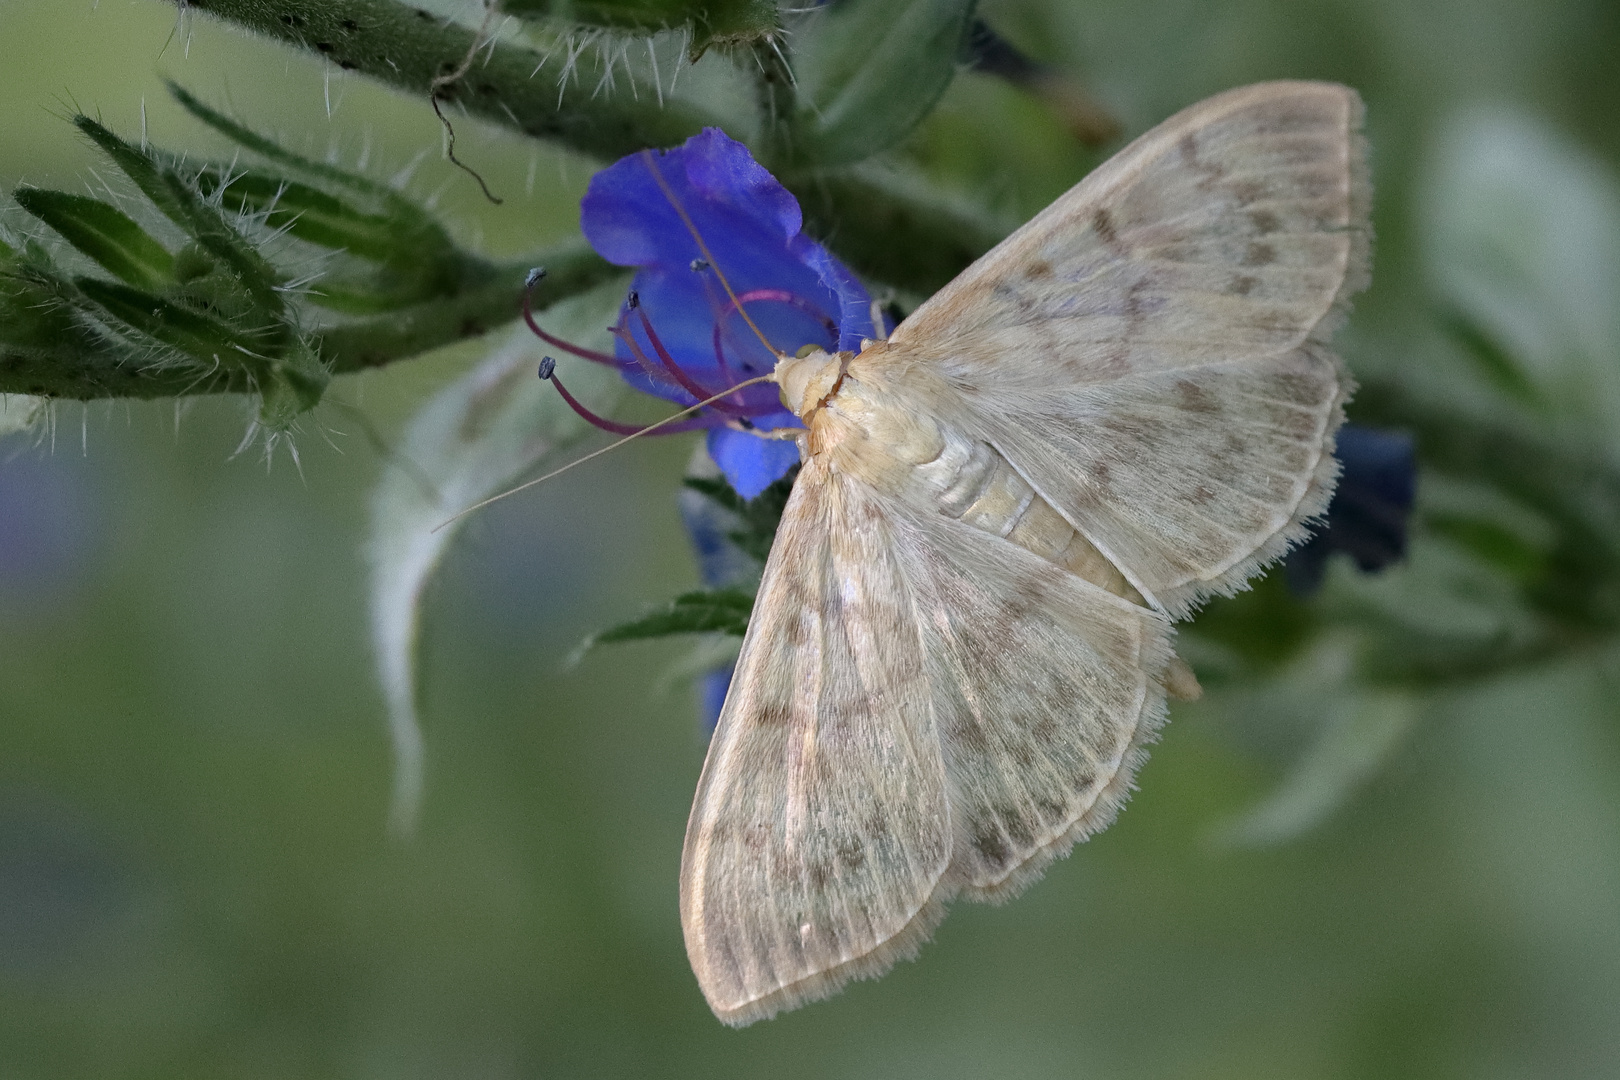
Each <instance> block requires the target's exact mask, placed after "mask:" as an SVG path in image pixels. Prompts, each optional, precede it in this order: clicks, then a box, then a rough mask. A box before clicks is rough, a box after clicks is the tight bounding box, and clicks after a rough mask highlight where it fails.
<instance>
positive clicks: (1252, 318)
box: [885, 82, 1370, 616]
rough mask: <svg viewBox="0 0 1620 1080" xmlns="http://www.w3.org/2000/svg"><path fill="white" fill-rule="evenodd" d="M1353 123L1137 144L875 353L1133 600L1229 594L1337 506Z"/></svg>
mask: <svg viewBox="0 0 1620 1080" xmlns="http://www.w3.org/2000/svg"><path fill="white" fill-rule="evenodd" d="M1360 125H1361V103H1360V99H1359V98H1358V97H1357V96H1356V94H1355V92H1354V91H1353V90H1350V89H1348V88H1346V87H1342V86H1337V85H1333V84H1329V83H1307V82H1285V83H1262V84H1260V85H1257V86H1251V87H1245V88H1243V89H1240V90H1234V91H1231V92H1229V93H1226V94H1221V95H1218V96H1216V97H1214V98H1211V99H1209V100H1208V101H1205V102H1202V103H1200V104H1198V105H1194V106H1193V107H1191V108H1189V109H1187V110H1185V111H1183V112H1182V113H1179V114H1178V115H1176V116H1174V117H1172V118H1171V119H1169V120H1167V121H1166V122H1165V123H1164V124H1161V125H1160V126H1159V127H1157V128H1155V129H1153V130H1152V131H1150V132H1148V133H1147V134H1146V135H1143V136H1142V137H1141V138H1139V139H1137V140H1136V141H1135V142H1133V143H1132V144H1131V145H1130V146H1128V147H1126V148H1125V149H1124V150H1122V151H1121V152H1120V153H1119V154H1118V155H1116V156H1115V157H1114V158H1113V159H1111V160H1110V161H1109V162H1107V163H1106V164H1104V165H1103V166H1101V167H1099V168H1098V169H1097V170H1096V171H1094V172H1093V173H1092V174H1091V175H1090V176H1088V177H1087V178H1086V179H1085V180H1083V181H1081V183H1080V184H1078V185H1077V186H1076V187H1075V188H1074V189H1072V190H1071V191H1070V192H1068V193H1067V194H1065V195H1063V196H1061V197H1060V198H1059V199H1058V200H1057V201H1056V202H1054V203H1053V204H1052V205H1051V206H1050V207H1048V208H1047V209H1046V210H1044V211H1042V212H1041V213H1040V214H1038V215H1037V216H1036V217H1035V218H1034V219H1032V220H1031V221H1030V222H1029V223H1028V224H1026V225H1025V226H1024V227H1023V228H1021V229H1019V230H1018V231H1017V232H1015V233H1014V234H1013V235H1012V236H1010V237H1009V238H1008V239H1007V240H1006V241H1004V242H1003V243H1002V244H1000V245H998V246H997V248H996V249H995V250H994V251H991V252H990V253H989V254H987V255H985V256H984V257H983V258H982V259H980V260H979V261H978V262H976V263H975V264H974V265H973V266H971V267H969V268H968V269H967V270H966V271H964V272H963V273H962V275H961V276H960V277H958V278H957V279H956V280H955V281H953V282H952V283H951V284H949V285H947V286H946V287H945V288H944V289H943V290H941V292H940V293H939V294H937V295H936V296H934V297H933V298H932V299H930V300H929V301H927V302H926V303H924V304H923V305H922V306H921V307H919V308H918V309H917V311H916V312H914V313H913V314H912V315H911V317H910V318H908V319H907V320H906V321H905V322H904V323H902V324H901V325H900V327H899V328H898V329H897V330H896V331H895V334H894V336H893V337H892V338H891V341H890V348H889V349H888V350H887V352H886V354H885V355H886V356H887V357H888V359H889V362H891V363H893V364H895V365H897V366H899V367H906V366H912V365H917V366H929V365H931V366H933V367H935V368H937V369H938V370H939V371H940V372H941V373H942V374H943V375H944V376H945V377H946V379H947V380H948V381H949V382H950V383H952V384H953V385H955V386H956V387H958V388H959V389H960V394H959V395H958V397H957V399H956V401H955V402H954V404H955V406H956V407H957V408H958V409H959V413H958V415H957V416H956V417H955V419H956V420H957V422H959V423H960V424H962V425H963V426H964V427H966V428H967V429H969V430H970V431H972V432H974V433H975V434H977V435H978V436H979V437H982V438H985V439H987V440H989V441H993V442H994V443H995V444H996V445H997V446H998V447H999V448H1000V449H1001V450H1002V452H1003V453H1005V454H1006V455H1007V457H1008V458H1009V460H1011V461H1012V463H1013V465H1014V466H1015V467H1016V468H1018V469H1019V470H1020V471H1022V472H1023V473H1024V475H1025V476H1026V478H1027V479H1028V480H1029V482H1030V483H1031V484H1032V485H1033V486H1034V487H1035V488H1036V489H1037V490H1039V491H1040V492H1041V494H1042V497H1043V498H1045V499H1046V500H1048V501H1049V502H1050V503H1051V505H1052V506H1053V507H1054V508H1055V509H1056V510H1057V511H1058V512H1059V513H1061V514H1063V515H1064V516H1065V517H1066V518H1067V519H1068V520H1069V521H1070V522H1071V523H1072V524H1074V526H1075V527H1076V528H1077V529H1078V530H1079V531H1080V532H1082V533H1083V534H1084V535H1085V536H1086V537H1087V538H1088V539H1089V540H1090V541H1091V542H1092V543H1093V544H1094V545H1095V546H1096V547H1097V548H1098V549H1099V550H1102V551H1105V552H1108V553H1109V554H1110V555H1111V556H1112V557H1113V558H1114V560H1115V561H1116V562H1118V564H1119V569H1120V571H1121V572H1122V573H1123V574H1124V575H1125V576H1126V577H1127V578H1128V579H1130V580H1131V581H1132V583H1133V584H1134V585H1135V586H1136V587H1137V588H1138V589H1139V590H1140V591H1141V592H1142V593H1143V594H1144V595H1145V596H1148V597H1151V598H1153V599H1154V600H1156V601H1157V603H1158V604H1160V605H1161V606H1162V607H1163V608H1164V609H1165V610H1167V611H1169V612H1170V613H1171V614H1173V615H1178V616H1179V615H1184V614H1186V613H1187V612H1188V611H1189V610H1190V609H1191V608H1192V607H1193V606H1195V605H1196V604H1197V603H1198V602H1199V601H1200V600H1202V599H1203V598H1204V597H1206V596H1208V595H1210V594H1211V593H1214V592H1223V591H1225V592H1229V591H1232V590H1233V589H1235V588H1239V587H1241V586H1242V585H1243V583H1244V582H1245V581H1246V580H1247V578H1248V577H1249V576H1250V575H1252V574H1253V573H1254V572H1255V571H1257V570H1258V569H1259V568H1260V566H1262V565H1263V564H1264V563H1265V562H1268V561H1270V560H1271V559H1274V558H1276V557H1277V556H1279V555H1281V554H1282V553H1283V551H1285V550H1286V549H1287V547H1288V546H1289V545H1291V544H1292V543H1294V542H1296V541H1298V540H1299V539H1300V538H1301V537H1302V536H1303V534H1304V531H1305V530H1304V525H1303V523H1304V522H1305V521H1306V520H1307V519H1309V518H1311V517H1312V516H1314V515H1316V514H1318V513H1320V512H1321V511H1322V510H1323V509H1324V508H1325V506H1326V502H1327V498H1328V496H1329V495H1330V494H1331V490H1332V485H1333V479H1334V471H1333V470H1334V466H1333V462H1332V456H1331V455H1332V438H1333V433H1334V431H1335V430H1336V429H1337V427H1338V425H1339V423H1340V422H1341V420H1342V415H1341V410H1342V405H1343V402H1344V400H1345V399H1346V397H1347V396H1348V393H1349V389H1350V382H1349V379H1348V377H1347V376H1346V374H1345V373H1344V371H1343V367H1342V365H1341V364H1340V363H1339V361H1338V359H1337V358H1336V357H1335V356H1334V355H1333V354H1332V352H1331V351H1330V350H1328V349H1327V348H1326V346H1325V344H1324V342H1325V339H1326V337H1327V335H1328V333H1329V332H1330V331H1331V330H1332V328H1333V326H1334V325H1335V324H1336V323H1337V321H1338V319H1339V316H1340V315H1341V314H1342V312H1343V310H1344V309H1345V306H1346V304H1347V302H1348V299H1349V297H1350V295H1351V294H1353V293H1354V292H1355V291H1356V290H1357V289H1359V288H1361V287H1362V286H1363V285H1364V284H1365V282H1366V266H1367V250H1368V242H1369V238H1370V226H1369V223H1368V184H1367V178H1366V164H1365V146H1364V144H1363V141H1362V138H1361V135H1360Z"/></svg>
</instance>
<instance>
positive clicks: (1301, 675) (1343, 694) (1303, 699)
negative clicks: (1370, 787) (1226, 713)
mask: <svg viewBox="0 0 1620 1080" xmlns="http://www.w3.org/2000/svg"><path fill="white" fill-rule="evenodd" d="M1358 646H1359V643H1358V641H1357V639H1356V637H1354V636H1352V635H1350V634H1347V633H1344V632H1337V633H1333V634H1329V635H1325V636H1323V637H1322V638H1320V639H1319V640H1318V641H1317V642H1316V643H1315V644H1314V645H1312V647H1311V648H1310V649H1309V650H1308V651H1306V652H1305V653H1303V654H1301V655H1300V656H1299V657H1298V658H1297V659H1296V660H1295V661H1294V662H1292V663H1291V664H1289V665H1288V667H1287V668H1285V669H1284V670H1283V671H1282V672H1281V673H1279V675H1278V676H1277V677H1276V678H1274V679H1273V680H1271V681H1270V682H1269V684H1264V685H1262V686H1260V687H1258V688H1255V689H1251V690H1247V691H1240V692H1238V693H1236V694H1234V695H1232V696H1231V697H1229V698H1228V700H1227V702H1226V704H1227V706H1228V707H1229V708H1234V709H1236V710H1238V711H1240V712H1241V713H1243V714H1245V715H1246V716H1249V715H1252V714H1255V713H1256V712H1265V711H1269V712H1272V713H1277V714H1284V715H1288V716H1291V717H1294V718H1296V720H1308V721H1309V722H1310V723H1311V724H1312V725H1313V726H1314V728H1315V734H1314V737H1313V738H1312V740H1311V742H1310V743H1309V745H1308V746H1307V747H1306V749H1305V750H1304V752H1303V753H1301V754H1300V755H1299V757H1298V758H1296V759H1295V760H1294V762H1293V764H1292V765H1291V766H1290V767H1289V768H1288V771H1287V774H1286V775H1285V776H1284V778H1283V780H1282V782H1281V783H1280V784H1279V785H1278V786H1277V788H1276V790H1275V791H1273V792H1272V793H1271V794H1270V795H1269V796H1267V797H1266V798H1265V799H1263V800H1262V801H1261V802H1260V803H1259V804H1258V805H1257V806H1255V807H1253V808H1252V809H1250V810H1248V811H1246V812H1245V813H1243V814H1241V815H1240V816H1238V817H1237V818H1236V819H1234V820H1232V821H1230V822H1228V823H1227V824H1225V825H1223V826H1221V827H1219V828H1218V829H1217V830H1216V832H1215V834H1214V836H1213V839H1214V840H1215V841H1216V842H1217V843H1223V844H1231V845H1235V846H1239V847H1263V846H1268V845H1272V844H1279V843H1284V842H1286V841H1288V840H1292V839H1294V838H1296V837H1298V836H1300V835H1302V834H1303V833H1305V832H1308V831H1309V830H1311V829H1313V828H1315V827H1316V826H1318V825H1320V824H1321V823H1322V822H1323V821H1325V820H1326V819H1327V818H1328V816H1329V815H1330V814H1332V813H1333V812H1334V811H1335V810H1337V809H1338V808H1339V807H1340V806H1342V805H1344V803H1345V802H1347V801H1348V800H1349V799H1350V798H1351V797H1352V796H1353V795H1354V794H1355V792H1356V791H1357V790H1358V789H1359V788H1360V787H1361V786H1362V784H1364V783H1365V782H1366V781H1367V780H1368V779H1369V778H1370V777H1372V776H1373V775H1374V774H1376V773H1377V771H1378V770H1379V769H1380V768H1381V767H1382V765H1383V764H1384V762H1385V760H1386V759H1387V758H1388V756H1389V754H1390V753H1391V751H1393V750H1394V748H1395V747H1396V746H1397V745H1398V744H1399V742H1400V739H1401V737H1402V736H1403V735H1404V734H1405V733H1406V731H1407V730H1408V729H1409V728H1410V727H1411V725H1412V723H1413V721H1414V720H1415V719H1416V718H1417V716H1418V714H1419V712H1420V711H1421V709H1420V701H1419V698H1418V697H1417V695H1416V694H1414V693H1412V692H1410V691H1407V690H1389V689H1377V690H1373V689H1366V688H1363V687H1360V686H1358V685H1357V672H1356V669H1357V662H1356V654H1357V652H1358V651H1359V647H1358ZM1217 707H1219V706H1217Z"/></svg>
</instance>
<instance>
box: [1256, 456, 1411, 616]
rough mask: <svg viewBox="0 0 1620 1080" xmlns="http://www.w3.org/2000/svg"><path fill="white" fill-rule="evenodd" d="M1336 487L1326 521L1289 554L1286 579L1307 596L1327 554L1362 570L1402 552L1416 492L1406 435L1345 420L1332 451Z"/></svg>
mask: <svg viewBox="0 0 1620 1080" xmlns="http://www.w3.org/2000/svg"><path fill="white" fill-rule="evenodd" d="M1333 455H1334V457H1336V458H1338V459H1339V466H1340V474H1339V486H1338V489H1337V490H1335V491H1334V493H1333V501H1332V502H1330V503H1329V504H1328V509H1327V514H1326V515H1325V518H1326V521H1325V524H1324V525H1323V526H1322V527H1320V528H1319V529H1318V530H1317V532H1316V535H1314V536H1312V537H1311V538H1310V539H1309V540H1308V541H1306V542H1305V543H1304V544H1302V545H1300V546H1299V547H1297V548H1295V549H1294V550H1293V551H1292V552H1290V553H1289V556H1288V560H1287V563H1286V564H1285V565H1286V568H1287V572H1288V584H1289V586H1290V587H1291V588H1292V589H1293V591H1294V592H1296V593H1299V594H1301V595H1308V594H1310V593H1312V592H1314V591H1315V590H1316V589H1317V588H1318V587H1319V586H1320V585H1321V583H1322V577H1323V575H1324V574H1326V572H1327V560H1328V556H1329V555H1332V554H1333V553H1334V552H1336V551H1337V552H1343V553H1344V554H1346V555H1349V556H1350V557H1351V559H1353V560H1354V561H1355V563H1356V566H1357V567H1358V568H1359V569H1360V570H1361V571H1362V572H1364V573H1373V572H1375V571H1378V570H1382V569H1383V568H1384V567H1386V566H1388V565H1390V564H1391V563H1394V562H1398V561H1399V560H1400V559H1401V558H1402V557H1403V556H1405V554H1406V526H1407V521H1408V519H1409V518H1410V517H1411V515H1412V504H1413V502H1414V501H1415V499H1416V495H1417V455H1416V452H1415V447H1414V444H1413V441H1412V437H1411V436H1410V435H1406V434H1403V433H1401V432H1395V431H1380V430H1378V429H1376V428H1367V427H1361V426H1359V425H1356V424H1346V425H1344V426H1343V427H1342V428H1340V429H1339V434H1338V439H1337V444H1336V446H1335V447H1334V451H1333Z"/></svg>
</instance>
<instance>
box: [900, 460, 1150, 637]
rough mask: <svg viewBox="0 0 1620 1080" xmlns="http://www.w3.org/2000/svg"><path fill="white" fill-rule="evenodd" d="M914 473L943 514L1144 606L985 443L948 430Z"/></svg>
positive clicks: (1112, 568) (1139, 596) (1099, 555)
mask: <svg viewBox="0 0 1620 1080" xmlns="http://www.w3.org/2000/svg"><path fill="white" fill-rule="evenodd" d="M914 475H915V478H916V482H917V483H918V485H919V486H920V487H922V488H923V489H924V493H925V494H924V497H925V498H926V499H928V501H930V502H931V503H932V504H933V505H934V506H935V507H936V508H937V509H938V511H939V512H940V513H942V514H944V515H945V516H946V517H950V518H955V519H957V520H958V521H961V522H962V523H963V524H966V525H972V526H973V527H974V528H976V529H982V530H983V531H985V532H987V533H993V534H994V535H996V536H999V537H1001V538H1002V539H1004V540H1009V541H1011V542H1012V543H1014V544H1017V545H1018V546H1019V547H1021V548H1023V549H1024V550H1026V551H1029V552H1033V553H1034V554H1036V555H1039V556H1040V557H1041V558H1043V559H1045V560H1046V561H1047V562H1049V563H1052V564H1053V565H1054V566H1058V567H1061V568H1062V569H1064V570H1067V571H1068V572H1069V573H1071V574H1074V575H1075V576H1076V577H1080V578H1083V579H1085V580H1086V581H1089V582H1091V584H1093V585H1096V586H1098V587H1099V588H1103V589H1107V590H1108V591H1109V592H1111V593H1113V594H1114V595H1115V596H1121V597H1124V598H1125V599H1127V600H1129V601H1131V602H1132V603H1136V604H1143V605H1144V606H1146V605H1145V604H1144V602H1143V599H1142V594H1141V593H1139V592H1137V591H1136V589H1135V588H1134V587H1133V586H1132V585H1131V583H1130V582H1129V581H1128V580H1126V578H1125V575H1124V574H1122V573H1120V570H1119V567H1117V566H1115V565H1114V564H1113V562H1112V561H1110V560H1109V559H1108V557H1107V556H1105V555H1104V554H1103V553H1102V552H1100V551H1098V550H1097V548H1096V546H1095V545H1093V544H1092V543H1091V542H1090V541H1089V540H1087V539H1086V538H1085V537H1084V536H1082V535H1081V534H1080V532H1079V531H1078V530H1076V529H1075V527H1074V526H1073V525H1070V524H1069V522H1068V521H1067V520H1065V519H1064V517H1063V515H1061V514H1059V513H1058V512H1057V511H1056V510H1054V509H1053V508H1052V506H1051V504H1050V503H1048V502H1047V501H1046V500H1045V499H1043V498H1042V497H1041V496H1040V493H1039V492H1037V491H1036V490H1035V488H1034V487H1033V486H1032V485H1031V484H1030V483H1029V481H1027V480H1026V479H1024V477H1023V475H1022V474H1021V473H1019V471H1018V470H1017V469H1015V468H1013V466H1012V463H1011V462H1009V461H1008V460H1007V459H1006V458H1005V457H1003V456H1002V454H1001V453H1000V452H999V451H998V450H996V448H995V447H993V446H991V445H990V444H989V443H986V442H981V441H977V440H969V439H966V438H963V437H961V436H956V435H947V436H946V438H945V448H944V450H943V451H942V452H941V453H940V455H939V457H937V458H935V459H934V460H933V461H929V462H925V463H923V464H921V465H918V466H917V467H916V469H915V471H914Z"/></svg>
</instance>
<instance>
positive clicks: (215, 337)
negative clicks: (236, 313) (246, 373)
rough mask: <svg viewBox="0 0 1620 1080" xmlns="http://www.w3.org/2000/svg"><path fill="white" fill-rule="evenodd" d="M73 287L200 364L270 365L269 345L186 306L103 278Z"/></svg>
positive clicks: (85, 280) (76, 282)
mask: <svg viewBox="0 0 1620 1080" xmlns="http://www.w3.org/2000/svg"><path fill="white" fill-rule="evenodd" d="M73 284H74V286H75V288H77V289H78V291H79V292H80V293H81V294H83V296H84V297H85V298H86V299H88V300H89V301H91V302H92V303H94V304H95V305H96V306H97V307H99V308H100V309H101V310H102V312H104V313H105V315H110V316H111V317H112V318H114V319H116V320H117V321H118V322H120V323H123V324H124V325H125V326H128V327H131V328H133V329H134V330H137V331H139V332H140V333H142V334H145V335H146V336H147V337H150V338H153V339H155V340H157V341H161V342H162V343H163V344H165V345H169V346H172V347H173V348H176V349H179V350H180V351H181V352H183V353H185V354H187V355H188V356H191V357H193V358H195V359H197V360H200V361H203V362H205V363H214V362H218V363H223V364H225V365H227V366H235V367H249V368H253V367H258V366H260V365H261V364H263V363H264V362H265V361H266V356H265V353H264V350H265V348H266V345H267V343H266V342H263V341H258V340H255V338H254V337H253V336H249V335H247V334H243V333H241V332H240V331H238V330H236V329H235V328H233V327H232V326H230V325H229V324H227V323H225V322H222V321H221V320H219V319H215V318H213V317H211V316H209V315H205V314H203V313H201V312H198V311H194V310H192V309H191V308H189V307H187V306H185V305H183V304H177V303H171V302H170V301H168V300H165V299H164V298H163V297H161V296H154V295H153V294H151V293H148V292H143V291H142V290H140V289H133V288H130V287H129V286H127V285H120V284H118V283H116V282H112V281H102V280H101V279H100V278H90V277H79V278H75V279H74V280H73Z"/></svg>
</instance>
